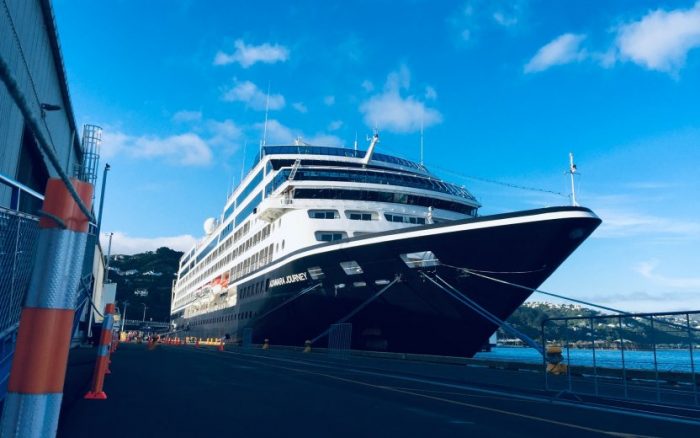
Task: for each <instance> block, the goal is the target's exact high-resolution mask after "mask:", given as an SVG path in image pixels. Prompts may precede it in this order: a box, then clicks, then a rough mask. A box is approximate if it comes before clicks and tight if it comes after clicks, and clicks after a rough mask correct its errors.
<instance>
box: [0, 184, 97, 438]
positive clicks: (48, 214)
mask: <svg viewBox="0 0 700 438" xmlns="http://www.w3.org/2000/svg"><path fill="white" fill-rule="evenodd" d="M72 183H73V186H74V187H75V189H76V191H77V193H78V195H79V196H80V198H81V199H82V201H83V203H84V204H85V205H86V206H87V208H88V209H89V208H91V204H92V191H93V187H92V185H91V184H89V183H85V182H82V181H78V180H75V179H74V180H72ZM42 210H43V212H44V215H43V216H42V218H41V219H40V220H39V230H40V232H39V239H38V242H37V252H36V257H35V259H34V270H33V271H32V278H31V281H30V283H29V289H28V291H27V296H26V299H25V303H24V307H23V308H22V314H21V316H20V323H19V333H18V336H17V344H16V347H15V354H14V358H13V360H12V369H11V371H10V379H9V382H8V386H7V389H8V394H7V398H6V399H5V407H4V409H3V413H2V420H1V421H0V436H2V437H4V438H9V437H53V436H55V435H56V428H57V426H58V415H59V411H60V408H61V400H62V398H63V383H64V380H65V377H66V366H67V362H68V350H69V348H70V340H71V335H72V333H71V332H72V329H73V316H74V313H75V304H76V301H77V294H78V285H79V283H80V276H81V269H82V265H83V257H84V256H85V247H86V244H87V231H88V218H86V217H85V215H84V214H83V213H82V212H81V211H80V208H79V207H78V204H77V203H76V202H75V200H74V199H73V198H72V197H71V195H70V193H69V192H68V188H67V187H66V185H65V184H64V183H63V181H62V180H60V179H58V178H51V179H49V181H48V183H47V185H46V192H45V196H44V203H43V206H42Z"/></svg>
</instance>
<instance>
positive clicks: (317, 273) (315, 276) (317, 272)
mask: <svg viewBox="0 0 700 438" xmlns="http://www.w3.org/2000/svg"><path fill="white" fill-rule="evenodd" d="M309 275H310V276H311V279H312V280H320V279H322V278H324V277H325V276H326V274H324V273H323V270H322V269H321V267H320V266H314V267H312V268H309Z"/></svg>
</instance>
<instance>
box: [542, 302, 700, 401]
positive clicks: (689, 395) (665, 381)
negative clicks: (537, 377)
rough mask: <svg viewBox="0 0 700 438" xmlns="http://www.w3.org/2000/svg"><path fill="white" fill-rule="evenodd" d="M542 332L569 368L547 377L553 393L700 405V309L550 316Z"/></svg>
mask: <svg viewBox="0 0 700 438" xmlns="http://www.w3.org/2000/svg"><path fill="white" fill-rule="evenodd" d="M541 331H542V333H541V336H542V343H543V345H546V346H548V347H551V346H556V347H561V358H560V359H561V363H563V364H564V365H566V367H565V368H562V369H560V374H559V375H552V374H550V373H545V387H546V389H547V390H554V391H561V392H564V393H571V394H577V395H591V396H596V397H608V398H617V399H624V400H630V401H639V402H656V403H664V404H674V405H695V406H698V405H699V397H700V394H699V389H698V384H699V383H700V378H698V365H700V364H699V363H698V361H700V352H699V351H698V348H700V345H699V344H700V311H694V312H667V313H637V314H615V315H597V316H577V317H568V318H565V317H562V318H550V319H546V320H544V321H543V322H542V328H541ZM545 365H546V363H545Z"/></svg>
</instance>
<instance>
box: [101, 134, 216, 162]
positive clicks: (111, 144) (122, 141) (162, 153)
mask: <svg viewBox="0 0 700 438" xmlns="http://www.w3.org/2000/svg"><path fill="white" fill-rule="evenodd" d="M102 154H103V156H104V157H105V158H109V157H113V156H116V155H127V156H130V157H135V158H162V159H165V160H166V161H169V162H172V163H175V164H180V165H184V166H204V165H208V164H210V163H211V161H212V152H211V149H210V148H209V146H208V145H207V143H206V142H205V141H204V140H203V139H202V138H201V137H200V136H199V135H197V134H194V133H191V132H190V133H185V134H179V135H171V136H168V137H158V136H148V135H147V136H131V135H128V134H124V133H123V132H118V131H117V132H114V131H110V130H108V129H107V130H105V131H104V134H103V142H102Z"/></svg>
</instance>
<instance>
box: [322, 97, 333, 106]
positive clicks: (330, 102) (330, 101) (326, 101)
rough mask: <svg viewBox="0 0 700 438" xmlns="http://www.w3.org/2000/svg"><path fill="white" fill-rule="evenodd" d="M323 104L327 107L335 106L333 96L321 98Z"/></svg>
mask: <svg viewBox="0 0 700 438" xmlns="http://www.w3.org/2000/svg"><path fill="white" fill-rule="evenodd" d="M323 103H324V104H326V105H327V106H333V105H335V96H326V97H324V98H323Z"/></svg>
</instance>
